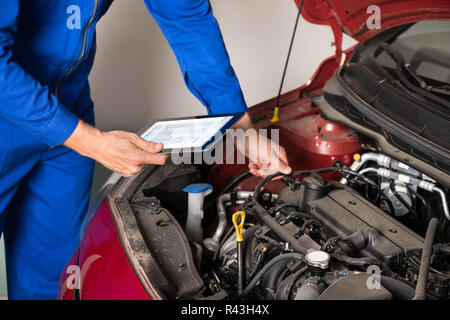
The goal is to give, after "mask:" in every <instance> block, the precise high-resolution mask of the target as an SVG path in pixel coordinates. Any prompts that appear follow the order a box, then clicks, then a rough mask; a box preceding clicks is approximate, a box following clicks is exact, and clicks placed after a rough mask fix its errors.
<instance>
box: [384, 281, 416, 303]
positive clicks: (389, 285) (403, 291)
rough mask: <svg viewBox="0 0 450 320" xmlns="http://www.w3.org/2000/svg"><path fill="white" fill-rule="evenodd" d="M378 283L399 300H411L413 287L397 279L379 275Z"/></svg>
mask: <svg viewBox="0 0 450 320" xmlns="http://www.w3.org/2000/svg"><path fill="white" fill-rule="evenodd" d="M380 284H381V285H382V286H383V287H384V288H386V289H387V290H388V291H389V292H391V293H392V295H393V296H394V298H396V299H399V300H411V299H412V298H413V297H414V288H412V287H410V286H408V285H407V284H406V283H403V282H401V281H399V280H396V279H393V278H390V277H387V276H380Z"/></svg>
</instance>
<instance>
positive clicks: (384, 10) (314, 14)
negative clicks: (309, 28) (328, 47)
mask: <svg viewBox="0 0 450 320" xmlns="http://www.w3.org/2000/svg"><path fill="white" fill-rule="evenodd" d="M294 1H295V3H296V4H297V5H299V3H300V1H301V0H294ZM373 5H376V6H378V7H379V9H380V11H379V12H380V22H381V29H369V28H368V27H367V19H368V18H369V17H370V16H371V15H372V14H373V12H372V11H370V10H369V12H368V8H369V7H370V6H373ZM302 16H303V17H304V18H305V19H306V20H307V21H309V22H312V23H315V24H323V25H327V24H330V23H335V24H336V25H337V26H339V28H340V29H341V30H342V31H343V32H345V33H346V34H348V35H349V36H351V37H353V38H354V39H356V40H358V41H359V42H364V41H366V40H367V39H369V38H371V37H373V36H375V35H376V34H378V33H380V32H381V31H383V30H387V29H389V28H392V27H395V26H398V25H401V24H407V23H412V22H417V21H422V20H430V19H449V18H450V1H448V0H426V1H424V0H304V4H303V8H302Z"/></svg>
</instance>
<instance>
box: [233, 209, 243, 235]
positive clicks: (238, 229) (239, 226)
mask: <svg viewBox="0 0 450 320" xmlns="http://www.w3.org/2000/svg"><path fill="white" fill-rule="evenodd" d="M239 217H240V218H241V221H239V224H238V218H239ZM232 220H233V224H234V228H235V229H236V241H237V242H242V241H244V238H242V229H243V228H244V220H245V212H244V211H238V212H235V213H234V214H233V218H232Z"/></svg>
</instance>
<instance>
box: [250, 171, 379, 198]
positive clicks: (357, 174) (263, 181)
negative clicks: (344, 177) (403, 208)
mask: <svg viewBox="0 0 450 320" xmlns="http://www.w3.org/2000/svg"><path fill="white" fill-rule="evenodd" d="M313 172H314V173H326V172H340V173H347V174H350V175H354V176H356V177H358V178H360V179H361V180H363V181H364V182H366V183H368V184H370V185H372V186H373V187H374V188H375V189H377V191H378V192H381V190H380V188H379V186H378V185H377V184H376V183H375V182H373V181H372V180H371V179H368V178H366V177H365V176H363V175H361V174H359V173H356V172H353V171H351V170H349V169H345V168H338V167H330V168H322V169H313V170H297V171H294V172H292V173H290V174H285V173H282V172H277V173H274V174H271V175H269V176H267V177H265V178H264V179H263V180H262V181H261V182H260V183H259V184H258V185H257V186H256V188H255V190H254V192H253V197H254V198H257V197H258V194H259V192H260V190H261V188H262V187H263V186H264V185H265V184H266V183H267V182H269V181H270V180H272V179H274V178H276V177H279V176H291V177H293V176H302V175H307V174H311V173H313Z"/></svg>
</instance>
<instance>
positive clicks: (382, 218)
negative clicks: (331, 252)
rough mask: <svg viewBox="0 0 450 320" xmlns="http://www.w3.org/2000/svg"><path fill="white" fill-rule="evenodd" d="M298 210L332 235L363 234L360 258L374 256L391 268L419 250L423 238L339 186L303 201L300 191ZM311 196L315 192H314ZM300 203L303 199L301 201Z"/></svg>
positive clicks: (304, 190)
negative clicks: (323, 226)
mask: <svg viewBox="0 0 450 320" xmlns="http://www.w3.org/2000/svg"><path fill="white" fill-rule="evenodd" d="M299 191H300V193H301V199H304V200H306V201H304V203H302V207H303V208H304V210H305V211H306V212H307V213H309V214H310V215H311V216H313V217H314V218H316V219H317V220H319V221H320V222H322V223H323V224H324V225H325V226H327V227H328V229H329V230H330V231H331V232H333V233H334V235H336V236H350V235H353V234H357V233H361V234H364V239H365V242H366V243H365V244H364V245H363V248H362V249H361V250H360V251H359V253H360V254H362V255H368V256H372V257H376V258H377V259H379V260H381V261H382V262H384V263H386V264H388V265H392V264H395V263H396V262H400V261H402V260H403V259H404V258H405V257H406V256H408V253H409V252H412V251H414V252H417V250H421V249H422V248H423V242H424V240H423V238H422V237H420V236H419V235H418V234H416V233H415V232H413V231H412V230H410V229H408V228H407V227H405V226H404V225H403V224H402V223H400V222H399V221H397V220H395V219H394V218H393V217H391V216H389V215H388V214H387V213H385V212H384V211H382V210H381V209H379V208H377V207H376V206H374V205H373V204H371V203H370V202H369V201H367V200H366V199H364V198H363V197H362V196H360V195H359V194H358V193H357V192H356V191H354V190H353V189H351V188H348V187H346V186H343V185H341V184H339V183H331V186H329V187H328V188H327V190H326V193H325V194H322V195H320V197H319V198H316V199H312V200H309V201H307V199H309V198H310V196H308V195H307V193H309V192H310V191H309V190H308V187H305V184H304V185H302V187H301V188H300V190H299ZM315 193H317V192H316V191H315ZM302 202H303V200H302Z"/></svg>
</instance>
